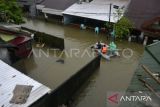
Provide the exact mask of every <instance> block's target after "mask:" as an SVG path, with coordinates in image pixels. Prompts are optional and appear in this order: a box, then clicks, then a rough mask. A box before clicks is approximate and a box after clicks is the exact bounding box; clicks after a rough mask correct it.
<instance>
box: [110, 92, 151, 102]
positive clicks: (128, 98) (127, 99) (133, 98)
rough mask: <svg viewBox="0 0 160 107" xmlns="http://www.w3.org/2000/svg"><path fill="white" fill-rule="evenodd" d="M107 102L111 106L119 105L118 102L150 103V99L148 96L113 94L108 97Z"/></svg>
mask: <svg viewBox="0 0 160 107" xmlns="http://www.w3.org/2000/svg"><path fill="white" fill-rule="evenodd" d="M108 100H109V102H110V103H112V104H119V102H136V101H140V102H143V101H145V102H147V101H150V102H151V101H152V98H151V97H150V96H140V95H139V96H138V95H137V96H136V95H135V96H129V95H128V96H127V95H125V96H123V95H120V94H118V93H116V94H113V95H111V96H109V97H108Z"/></svg>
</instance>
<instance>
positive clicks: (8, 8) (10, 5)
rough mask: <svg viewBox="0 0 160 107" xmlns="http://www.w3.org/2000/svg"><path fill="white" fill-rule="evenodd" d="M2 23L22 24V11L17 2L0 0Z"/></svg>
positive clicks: (0, 20)
mask: <svg viewBox="0 0 160 107" xmlns="http://www.w3.org/2000/svg"><path fill="white" fill-rule="evenodd" d="M0 22H8V23H16V24H19V23H22V22H23V17H22V11H21V8H20V7H19V5H18V4H17V0H0Z"/></svg>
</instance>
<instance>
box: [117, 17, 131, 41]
mask: <svg viewBox="0 0 160 107" xmlns="http://www.w3.org/2000/svg"><path fill="white" fill-rule="evenodd" d="M131 28H133V24H132V22H131V21H130V20H129V19H128V18H126V17H124V16H123V17H122V18H121V19H120V20H119V21H118V22H117V23H116V24H115V25H114V30H115V34H116V37H117V38H120V39H122V38H125V37H127V36H128V35H129V34H130V30H131Z"/></svg>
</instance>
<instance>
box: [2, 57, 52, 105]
mask: <svg viewBox="0 0 160 107" xmlns="http://www.w3.org/2000/svg"><path fill="white" fill-rule="evenodd" d="M0 74H1V75H0V90H1V94H0V107H39V106H38V105H40V104H41V102H40V101H41V100H42V99H43V100H44V99H45V98H46V97H48V95H49V92H50V91H51V89H50V88H48V87H47V86H45V85H43V84H41V83H39V82H38V81H36V80H33V79H32V78H30V77H28V76H26V75H24V74H23V73H21V72H20V71H17V70H16V69H14V68H13V67H11V66H9V65H8V64H6V63H5V62H3V61H2V60H0ZM17 86H19V87H22V88H19V90H18V92H19V93H18V94H17V96H16V98H14V99H15V101H14V102H16V101H17V102H19V101H21V100H20V99H18V98H21V99H23V98H24V97H23V96H24V94H25V93H27V92H28V91H24V89H25V87H30V86H32V89H31V92H30V94H29V95H28V97H27V100H26V102H24V103H21V104H17V103H13V102H12V103H11V99H12V98H13V96H15V87H17ZM22 91H24V92H22ZM23 100H24V99H23Z"/></svg>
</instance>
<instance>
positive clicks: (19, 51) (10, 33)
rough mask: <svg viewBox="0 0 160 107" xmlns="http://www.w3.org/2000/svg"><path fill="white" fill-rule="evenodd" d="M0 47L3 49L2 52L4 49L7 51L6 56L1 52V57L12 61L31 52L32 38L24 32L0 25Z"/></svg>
mask: <svg viewBox="0 0 160 107" xmlns="http://www.w3.org/2000/svg"><path fill="white" fill-rule="evenodd" d="M0 48H1V49H3V51H2V50H1V51H2V53H3V52H4V50H5V52H6V53H7V56H6V57H5V56H3V55H2V54H1V58H2V59H4V61H5V60H9V59H10V60H11V62H14V61H16V60H17V59H20V58H25V57H27V56H29V55H30V54H31V53H32V39H31V37H29V35H27V34H25V33H20V32H18V31H15V30H12V29H8V28H5V27H0ZM6 49H7V50H6ZM2 56H3V57H2ZM7 62H8V61H7Z"/></svg>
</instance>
